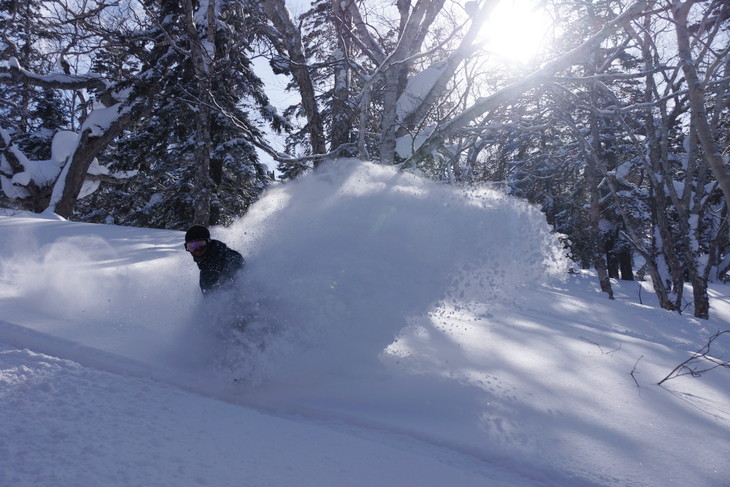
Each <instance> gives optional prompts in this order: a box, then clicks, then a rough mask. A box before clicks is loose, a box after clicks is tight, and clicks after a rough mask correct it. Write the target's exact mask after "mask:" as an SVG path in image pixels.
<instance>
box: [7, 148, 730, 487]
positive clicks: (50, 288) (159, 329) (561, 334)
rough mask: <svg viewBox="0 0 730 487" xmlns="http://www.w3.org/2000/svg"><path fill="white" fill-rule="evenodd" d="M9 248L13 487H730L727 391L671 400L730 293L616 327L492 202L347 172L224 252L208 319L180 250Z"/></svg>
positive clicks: (119, 244)
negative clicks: (700, 308) (696, 309)
mask: <svg viewBox="0 0 730 487" xmlns="http://www.w3.org/2000/svg"><path fill="white" fill-rule="evenodd" d="M0 230H1V231H0V235H2V240H0V250H1V251H2V261H1V267H0V486H3V487H5V486H8V487H10V486H13V487H15V486H34V487H36V486H54V487H60V486H64V487H65V486H120V487H121V486H125V487H127V486H145V487H148V486H175V487H184V486H194V485H195V486H197V485H210V486H217V487H220V486H281V487H289V486H307V487H308V486H317V487H322V486H368V487H371V486H411V485H413V486H419V487H423V486H462V487H468V486H480V487H483V486H486V485H488V486H510V487H528V486H529V487H532V486H560V487H577V486H615V487H618V486H621V487H623V486H653V487H667V486H686V485H696V486H703V487H726V486H727V485H728V478H730V460H729V459H730V371H728V370H726V369H721V368H720V369H715V370H713V371H711V372H709V373H707V374H704V375H703V376H702V377H700V378H692V377H680V378H676V379H672V380H669V381H667V382H665V383H664V386H658V385H656V384H657V382H659V381H660V380H661V379H662V378H664V377H665V376H666V375H667V374H668V373H669V372H670V371H671V370H672V369H673V368H674V367H675V366H676V365H678V364H679V363H680V362H682V361H684V360H685V359H686V358H688V357H689V356H690V353H691V352H692V351H695V350H697V349H699V348H700V347H701V346H703V345H705V344H706V343H707V341H708V339H709V337H710V336H712V335H713V334H714V333H715V332H717V331H718V330H727V329H730V297H729V296H730V288H728V287H726V286H724V285H721V284H717V285H713V287H712V306H713V308H712V311H711V313H712V319H711V320H709V321H702V320H697V319H694V318H692V317H691V316H689V315H681V316H680V315H678V314H676V313H670V312H666V311H663V310H661V309H657V307H656V303H655V300H654V298H653V295H652V294H651V292H650V290H649V289H648V287H647V283H638V282H637V283H635V282H615V283H614V284H615V287H616V289H615V290H616V294H617V299H616V300H615V301H609V300H607V299H606V298H605V297H604V295H602V294H601V293H600V292H599V291H598V289H597V286H596V283H595V279H594V278H593V277H592V276H591V275H590V274H589V273H578V274H568V273H567V272H566V268H567V263H566V262H565V261H564V260H563V259H562V257H561V255H560V254H561V251H560V245H559V244H558V242H557V241H556V239H555V237H554V236H552V235H550V233H549V229H548V228H547V226H546V224H545V223H544V221H543V218H542V217H541V215H540V214H539V212H538V211H536V210H535V209H532V208H530V207H528V206H526V205H524V204H522V203H520V202H517V201H516V200H514V199H511V198H507V197H504V196H501V195H499V194H497V193H493V192H491V191H487V190H474V189H472V190H469V191H460V190H455V189H454V188H451V187H446V186H442V185H438V184H434V183H431V182H428V181H424V180H421V179H419V178H417V177H415V176H413V175H410V174H404V173H398V172H396V171H394V170H392V169H389V168H384V167H381V166H376V165H371V164H364V163H357V162H354V161H340V162H339V163H338V164H334V165H330V166H328V167H327V168H325V169H323V170H322V171H321V172H319V173H318V174H317V175H313V176H308V177H305V178H302V179H301V180H300V181H297V182H294V183H291V184H288V185H286V186H280V187H276V188H274V189H272V190H270V191H269V192H268V194H267V195H266V197H265V198H263V199H262V200H260V201H259V202H258V203H257V204H256V205H255V206H254V208H253V209H252V210H251V211H250V212H249V213H248V215H247V216H246V217H245V218H243V219H242V220H241V221H239V222H237V223H236V224H235V225H233V226H232V227H230V228H226V229H223V228H214V229H213V237H214V238H219V239H220V240H223V241H224V242H226V243H227V244H229V245H230V246H232V247H233V248H236V249H238V250H239V251H241V253H242V254H243V255H244V257H245V258H246V261H247V264H246V269H245V272H244V273H243V275H242V276H241V279H240V280H239V282H238V286H237V289H236V291H235V292H233V293H231V294H229V295H222V296H219V297H218V298H217V299H213V300H210V302H205V303H204V302H203V300H202V299H201V297H200V293H199V290H198V288H197V269H196V268H195V266H194V264H193V262H192V259H191V258H190V256H189V255H188V254H187V253H186V252H185V251H184V250H183V244H182V233H181V232H174V231H163V230H149V229H140V228H124V227H118V226H111V225H91V224H82V223H74V222H67V221H62V220H58V219H53V218H42V217H38V216H33V215H27V214H16V215H12V216H5V217H0ZM642 286H643V287H642ZM240 319H245V320H246V321H247V322H248V323H249V325H248V328H247V329H246V332H244V333H243V334H240V333H237V332H235V331H231V330H230V328H229V327H227V326H226V323H230V322H231V321H239V320H240ZM727 336H728V335H723V337H722V338H721V339H718V340H717V341H716V342H715V343H714V344H713V346H714V348H713V353H715V354H716V355H720V356H721V357H724V359H725V360H727V359H728V357H729V356H730V346H729V344H728V340H727V339H726V337H727ZM723 340H724V342H723ZM632 372H633V374H632Z"/></svg>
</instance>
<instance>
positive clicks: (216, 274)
mask: <svg viewBox="0 0 730 487" xmlns="http://www.w3.org/2000/svg"><path fill="white" fill-rule="evenodd" d="M185 250H187V251H188V252H190V254H191V255H192V256H193V260H194V261H195V263H196V264H198V268H199V269H200V290H201V291H202V292H203V296H207V295H209V294H210V293H211V292H212V291H216V290H219V289H228V288H230V287H231V286H232V284H233V280H234V279H235V277H236V275H237V274H238V271H240V270H241V269H242V268H243V264H244V260H243V256H242V255H241V254H240V253H238V252H237V251H235V250H233V249H231V248H229V247H228V246H227V245H226V244H224V243H223V242H221V241H220V240H211V238H210V231H209V230H208V229H207V228H206V227H204V226H203V225H193V226H192V227H190V228H189V229H188V231H187V232H186V233H185Z"/></svg>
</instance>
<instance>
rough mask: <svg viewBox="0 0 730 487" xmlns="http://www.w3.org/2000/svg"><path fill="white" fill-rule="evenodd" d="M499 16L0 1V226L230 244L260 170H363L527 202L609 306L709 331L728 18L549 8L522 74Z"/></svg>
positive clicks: (216, 3) (724, 164)
mask: <svg viewBox="0 0 730 487" xmlns="http://www.w3.org/2000/svg"><path fill="white" fill-rule="evenodd" d="M500 1H512V0H479V1H467V2H464V1H453V0H338V1H333V0H313V1H312V2H311V3H310V2H304V1H300V2H297V3H296V7H297V8H296V9H295V8H292V5H290V4H286V3H285V0H0V24H2V33H3V34H2V38H1V39H0V51H1V53H2V54H1V55H0V157H1V159H0V181H1V182H2V194H1V195H0V200H1V201H0V205H1V206H4V207H9V208H15V209H25V210H30V211H35V212H43V211H52V212H55V213H57V214H59V215H61V216H63V217H66V218H73V219H76V220H81V221H90V222H108V223H117V224H122V225H136V226H149V227H160V228H174V229H183V228H185V227H186V226H188V225H190V224H191V223H203V224H223V225H225V224H227V223H230V221H232V220H233V219H235V218H237V217H239V216H240V215H242V214H244V213H245V212H246V209H247V208H248V207H249V205H251V204H252V203H253V202H254V201H256V199H257V198H258V197H259V195H260V194H261V193H262V192H263V190H264V189H265V188H266V187H267V185H269V184H271V183H272V178H273V176H272V173H271V172H269V171H267V168H266V166H265V165H264V164H262V163H261V161H260V159H259V157H260V154H262V153H266V154H267V155H268V157H270V158H272V159H273V160H274V161H276V163H277V165H278V167H277V172H278V175H279V178H280V179H281V180H282V181H286V180H289V179H292V178H296V177H299V176H300V175H301V174H304V173H306V172H308V171H311V170H314V169H316V167H317V165H318V164H319V163H321V162H322V161H325V160H327V159H332V158H336V157H358V158H362V159H366V160H371V161H376V162H379V163H381V164H389V165H397V166H398V167H400V168H401V169H402V170H407V171H418V172H419V173H421V174H423V175H424V176H426V177H429V178H432V179H435V180H438V181H442V182H443V183H444V184H460V185H468V184H490V185H494V186H496V187H499V188H501V189H503V190H504V191H506V192H508V193H510V194H512V195H515V196H517V197H520V198H525V199H527V200H528V201H530V202H531V203H534V204H536V205H538V206H539V207H540V208H542V210H543V211H544V213H545V215H546V217H547V220H548V222H549V223H550V224H551V225H553V227H554V228H555V230H556V231H557V232H559V233H561V234H562V235H564V236H565V245H566V248H567V249H568V250H569V252H570V255H571V257H572V258H573V259H574V260H575V262H576V263H577V265H579V266H582V267H586V268H588V267H592V268H595V269H596V272H597V275H598V278H599V281H600V283H601V289H602V290H603V291H604V292H606V293H607V294H608V296H609V297H612V289H611V278H623V279H633V278H634V272H637V273H639V274H640V275H641V276H645V278H647V279H650V280H651V282H652V284H653V286H654V289H655V292H656V294H657V296H658V298H659V302H660V304H661V306H662V307H663V308H665V309H668V310H675V311H680V312H681V311H684V310H686V309H687V310H689V312H691V313H693V314H694V315H695V316H697V317H701V318H707V317H708V316H709V299H708V292H707V283H708V281H713V280H721V279H724V278H725V275H726V273H727V272H728V269H730V239H729V238H728V237H729V236H730V228H729V226H728V224H727V204H726V203H727V201H728V200H729V199H730V165H729V163H730V154H728V146H729V145H728V144H729V140H728V139H730V118H729V115H730V2H727V1H726V0H705V1H699V0H661V1H650V0H639V1H636V2H627V1H623V0H542V1H540V2H536V3H535V5H536V6H535V8H539V9H541V10H542V11H544V12H545V13H546V14H547V15H549V16H550V18H552V19H553V21H552V26H551V28H550V29H549V31H548V34H547V35H546V38H545V39H544V42H543V43H542V44H541V48H540V50H539V52H538V54H537V55H536V56H535V57H534V58H533V59H532V60H531V61H530V62H529V63H527V64H520V65H516V64H514V63H509V62H507V61H506V60H504V59H502V58H501V57H500V56H498V55H496V54H495V53H494V52H491V51H490V50H489V49H488V48H487V47H486V46H485V43H484V42H483V38H484V35H485V29H486V28H487V27H485V26H488V20H489V18H490V15H492V13H493V12H494V8H495V6H496V5H497V4H498V3H499V2H500ZM290 2H291V0H290ZM293 11H296V12H298V13H297V14H296V15H295V14H293V13H292V12H293ZM262 61H266V62H267V63H268V64H269V66H270V69H271V70H272V71H273V73H275V74H276V76H277V78H280V77H281V76H284V77H286V79H287V80H288V83H289V85H288V89H289V90H290V91H291V92H292V93H294V94H296V103H295V104H294V105H292V106H290V107H281V108H282V110H280V111H277V109H275V108H274V107H272V106H271V103H270V101H269V99H268V97H267V93H266V89H265V83H264V82H263V81H262V79H261V77H262V76H271V75H270V74H266V73H261V72H259V73H257V72H255V68H254V66H255V65H257V63H260V62H262ZM259 65H260V64H259ZM274 138H276V139H279V140H282V141H283V143H282V144H280V145H278V144H274V143H272V140H273V139H274ZM277 147H280V148H277ZM685 283H689V284H691V286H689V289H691V290H692V296H685V295H684V289H685V286H684V285H685Z"/></svg>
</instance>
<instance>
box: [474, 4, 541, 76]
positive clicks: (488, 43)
mask: <svg viewBox="0 0 730 487" xmlns="http://www.w3.org/2000/svg"><path fill="white" fill-rule="evenodd" d="M541 4H542V2H539V0H500V1H499V4H498V5H497V6H496V7H495V9H494V12H492V15H491V16H490V18H489V20H488V21H487V22H486V24H485V25H484V38H485V44H484V45H485V48H486V49H487V50H488V51H490V52H492V53H493V54H496V55H497V56H500V57H502V58H504V59H505V60H506V61H508V62H517V63H521V64H527V63H529V62H530V61H531V60H532V59H533V58H534V57H535V55H536V54H537V53H538V52H539V50H540V48H541V46H542V45H543V44H544V43H545V42H547V40H546V39H547V34H548V31H549V29H550V26H551V25H552V20H551V18H550V16H549V15H548V14H547V12H546V11H545V10H544V9H543V7H542V5H541Z"/></svg>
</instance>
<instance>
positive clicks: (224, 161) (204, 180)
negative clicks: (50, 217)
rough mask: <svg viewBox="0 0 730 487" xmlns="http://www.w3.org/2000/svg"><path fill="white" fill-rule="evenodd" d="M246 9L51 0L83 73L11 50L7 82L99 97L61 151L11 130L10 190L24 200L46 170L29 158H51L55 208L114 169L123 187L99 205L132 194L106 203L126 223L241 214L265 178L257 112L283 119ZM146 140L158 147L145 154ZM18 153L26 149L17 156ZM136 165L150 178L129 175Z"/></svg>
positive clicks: (65, 206)
mask: <svg viewBox="0 0 730 487" xmlns="http://www.w3.org/2000/svg"><path fill="white" fill-rule="evenodd" d="M242 7H243V6H242V4H241V3H240V2H238V1H229V0H217V1H216V0H211V1H209V2H204V3H198V2H192V1H186V2H182V3H177V2H168V1H153V2H145V3H138V2H128V3H125V4H123V5H120V4H116V3H112V2H110V3H108V4H107V3H104V2H103V1H101V0H100V1H98V2H90V3H87V4H84V5H75V4H74V5H69V4H66V3H62V2H46V7H45V8H46V12H45V13H46V15H47V18H49V19H51V20H52V21H55V25H56V26H57V29H58V35H59V40H58V41H57V42H59V43H61V44H63V43H65V44H66V45H67V46H66V48H64V54H65V57H66V58H69V59H75V60H76V63H71V69H72V70H73V66H76V70H77V72H76V73H75V72H73V71H70V72H68V73H67V72H64V71H63V70H61V68H60V66H59V67H58V68H53V67H52V68H46V69H45V70H43V69H37V70H33V69H30V68H31V67H30V66H24V65H22V64H21V63H20V62H19V60H18V58H17V57H13V58H10V59H7V60H6V65H5V66H4V67H3V68H1V69H0V82H2V83H4V84H5V85H9V86H38V87H42V88H46V89H53V90H56V91H58V92H64V91H65V92H67V93H74V92H80V93H81V95H82V96H83V97H84V99H86V98H89V97H90V99H89V100H88V102H87V104H86V105H85V106H84V107H83V108H84V110H82V111H81V112H80V113H79V114H78V115H79V117H80V118H79V119H78V123H77V125H76V126H77V127H78V128H77V129H76V130H75V131H74V132H75V133H76V136H77V137H76V139H75V140H73V139H72V138H67V139H65V142H66V144H65V146H64V150H63V151H61V152H59V154H60V155H59V157H62V159H60V160H53V161H35V160H33V159H30V158H29V157H28V156H27V155H26V154H24V153H23V151H22V148H21V147H20V146H18V144H17V143H16V142H15V141H14V140H15V139H13V137H12V136H11V135H9V133H8V131H7V130H5V132H4V133H3V135H4V136H5V137H4V140H5V147H6V151H5V156H6V157H5V158H4V163H3V164H4V165H3V167H4V168H5V169H8V168H10V171H9V174H7V176H6V178H5V179H4V184H6V187H7V188H10V189H13V191H15V193H14V194H12V196H13V197H14V198H16V200H20V201H21V202H22V201H23V198H22V196H23V194H22V190H24V189H25V188H24V187H26V186H28V185H29V184H35V183H36V182H37V181H38V180H39V178H36V177H34V174H29V171H27V170H26V169H25V168H26V167H34V166H38V165H41V164H40V163H41V162H49V164H44V165H43V166H44V167H51V166H54V167H55V168H56V174H52V171H46V172H45V174H44V175H45V177H46V179H45V180H44V184H45V186H46V187H48V188H52V192H53V193H52V195H51V197H50V201H49V203H48V205H47V208H48V209H49V210H50V211H54V212H56V213H58V214H60V215H62V216H70V215H71V214H72V213H73V209H74V205H75V202H76V200H77V199H78V197H79V195H82V196H83V195H85V194H87V193H89V192H90V189H94V187H95V186H97V185H98V183H99V180H103V181H104V183H109V182H111V181H112V180H113V179H115V177H116V179H117V180H118V182H119V183H122V184H123V186H122V187H121V189H119V188H116V189H114V188H112V187H107V188H106V190H105V191H104V193H103V194H100V195H99V198H100V199H99V201H97V203H102V204H103V206H106V204H105V203H106V202H108V201H112V200H115V201H118V199H117V198H119V197H125V201H130V200H131V201H130V202H129V203H128V204H125V205H121V206H122V207H121V208H118V212H117V207H116V206H112V208H115V210H112V211H109V212H108V213H109V214H108V215H107V216H111V217H115V216H118V217H119V218H120V220H121V221H126V222H130V223H138V224H154V225H156V226H176V227H181V226H184V225H188V224H190V223H191V222H198V223H209V224H210V223H218V222H224V221H226V220H227V219H229V218H231V217H233V216H235V215H238V214H241V213H242V212H243V211H244V210H245V208H246V207H247V206H248V205H249V204H250V203H251V201H253V200H254V199H255V197H256V195H257V194H258V193H259V192H260V191H261V190H262V189H263V187H264V186H265V185H266V181H267V175H266V171H265V169H264V167H263V166H261V164H260V163H259V162H258V159H257V156H256V153H255V151H254V149H253V141H254V140H255V139H258V138H261V137H262V134H261V133H260V132H259V131H258V129H257V126H256V124H255V123H254V121H253V120H251V115H250V111H251V110H253V111H254V112H257V113H258V114H259V117H260V118H261V120H262V121H263V123H273V125H274V126H278V127H280V126H281V119H280V118H279V117H278V116H276V114H275V112H274V111H273V110H272V109H270V107H269V106H268V100H267V98H266V96H265V95H264V93H263V91H262V89H261V82H260V80H259V79H258V77H256V76H255V75H254V74H253V72H252V70H251V67H250V63H249V60H248V58H247V57H246V54H245V48H246V46H247V44H248V42H249V41H250V38H249V37H247V35H248V25H247V23H246V21H247V17H248V16H247V14H246V12H245V11H244V9H243V8H242ZM69 26H71V27H72V28H71V27H69ZM89 67H92V68H93V71H89V70H88V68H89ZM80 73H83V74H80ZM214 132H215V133H214ZM155 139H156V140H155ZM110 148H114V149H116V150H110ZM145 149H148V150H151V152H135V150H136V151H142V150H145ZM153 149H154V150H153ZM115 153H116V155H115ZM8 156H9V157H10V158H12V157H13V156H16V158H17V159H18V162H17V163H16V164H15V166H13V165H12V163H11V162H9V161H8ZM116 156H122V157H123V158H124V159H123V160H120V159H118V158H117V157H116ZM155 158H159V160H156V159H155ZM99 162H101V163H103V164H107V165H106V166H102V165H100V164H99ZM36 163H37V164H36ZM117 169H119V170H117ZM140 170H143V171H148V172H149V174H144V173H141V172H139V171H140ZM135 171H137V172H135ZM20 173H25V174H29V176H25V175H21V176H18V174H20ZM135 174H140V175H141V177H137V178H130V177H131V176H133V175H135ZM117 176H119V177H117ZM147 176H149V177H147ZM90 179H93V180H94V181H91V185H92V186H91V188H89V186H90ZM84 186H86V188H84ZM82 188H84V189H82ZM119 191H121V192H119ZM130 195H133V197H132V198H131V199H130V198H129V196H130ZM160 205H162V206H160ZM90 206H91V207H94V206H96V204H94V203H92V204H91V205H90ZM129 218H131V220H129Z"/></svg>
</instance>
